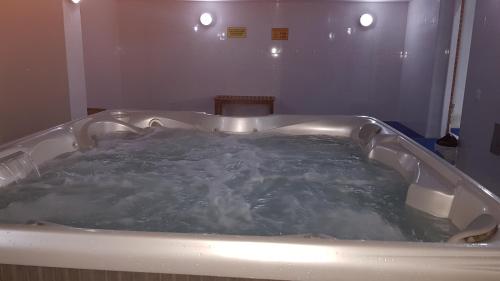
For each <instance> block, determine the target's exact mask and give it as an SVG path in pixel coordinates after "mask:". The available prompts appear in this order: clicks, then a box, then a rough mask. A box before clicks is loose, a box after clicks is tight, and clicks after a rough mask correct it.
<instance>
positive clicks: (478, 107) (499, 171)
mask: <svg viewBox="0 0 500 281" xmlns="http://www.w3.org/2000/svg"><path fill="white" fill-rule="evenodd" d="M498 13H500V1H498V0H481V1H477V6H476V14H475V21H474V29H473V34H472V44H471V52H470V58H469V69H468V76H467V83H466V89H465V97H464V104H463V113H462V125H461V135H460V151H459V159H458V166H459V168H461V169H462V170H464V171H465V172H466V173H468V174H469V175H471V176H472V177H473V178H475V179H477V180H478V181H479V182H480V183H481V184H483V185H485V186H486V187H488V188H489V189H490V190H492V191H493V192H495V193H496V194H497V195H500V156H496V155H494V154H492V153H490V144H491V138H492V136H493V128H494V124H495V123H500V79H499V73H500V63H499V62H500V18H499V17H498Z"/></svg>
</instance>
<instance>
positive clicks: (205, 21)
mask: <svg viewBox="0 0 500 281" xmlns="http://www.w3.org/2000/svg"><path fill="white" fill-rule="evenodd" d="M213 21H214V18H213V16H212V15H211V14H210V13H203V14H201V16H200V23H201V24H202V25H203V26H209V25H211V24H212V23H213Z"/></svg>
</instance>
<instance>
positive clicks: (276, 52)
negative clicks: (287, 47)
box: [270, 47, 281, 58]
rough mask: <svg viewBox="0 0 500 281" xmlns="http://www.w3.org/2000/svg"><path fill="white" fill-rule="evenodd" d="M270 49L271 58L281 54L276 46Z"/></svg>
mask: <svg viewBox="0 0 500 281" xmlns="http://www.w3.org/2000/svg"><path fill="white" fill-rule="evenodd" d="M270 51H271V56H272V57H273V58H277V57H279V56H280V54H281V49H279V48H277V47H272V48H271V50H270Z"/></svg>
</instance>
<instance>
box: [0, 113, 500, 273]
mask: <svg viewBox="0 0 500 281" xmlns="http://www.w3.org/2000/svg"><path fill="white" fill-rule="evenodd" d="M151 126H164V127H167V128H186V129H198V130H204V131H220V132H228V133H253V132H262V131H273V132H279V133H283V134H290V135H300V134H321V135H331V136H341V137H348V138H350V139H351V140H352V141H353V142H355V143H358V144H359V145H360V147H361V149H362V150H363V152H364V153H366V155H367V156H368V157H369V158H371V159H374V160H377V161H379V162H382V163H384V164H386V165H388V166H390V167H392V168H394V169H395V170H397V171H398V172H399V173H400V174H401V175H402V176H403V177H404V178H405V179H406V180H407V181H408V183H409V190H408V193H407V198H406V204H407V205H409V206H411V207H413V208H415V209H418V210H420V211H423V212H425V213H427V214H430V215H433V216H436V217H440V218H447V219H449V220H450V221H451V222H452V223H453V224H454V225H455V226H456V227H457V228H458V229H460V230H462V231H463V233H468V232H470V233H475V234H474V235H476V236H483V235H482V233H481V232H479V233H478V232H475V231H476V230H477V231H480V230H478V229H480V228H484V227H487V226H488V225H490V226H491V223H492V222H494V224H495V229H496V222H498V221H500V201H499V199H498V198H497V197H496V196H495V195H493V194H492V193H491V192H489V191H488V190H486V189H485V188H483V187H482V186H480V185H479V184H478V183H476V182H475V181H473V180H472V179H471V178H469V177H468V176H466V175H464V174H463V173H461V172H460V171H458V170H457V169H456V168H454V167H452V166H450V165H449V164H447V163H446V162H445V161H443V160H441V159H440V158H438V157H436V156H435V155H433V154H431V153H429V152H427V151H426V150H425V149H423V148H422V147H420V146H419V145H418V144H416V143H415V142H413V141H411V140H410V139H408V138H407V137H405V136H404V135H402V134H400V133H399V132H397V131H395V130H394V129H392V128H390V127H389V126H387V125H385V124H384V123H382V122H380V121H378V120H376V119H374V118H370V117H362V116H280V115H275V116H267V117H246V118H236V117H220V116H212V115H208V114H204V113H194V112H147V111H106V112H103V113H99V114H97V115H93V116H90V117H88V118H86V119H83V120H78V121H75V122H70V123H67V124H64V125H61V126H58V127H56V128H53V129H50V130H47V131H44V132H40V133H37V134H34V135H32V136H29V137H26V138H23V139H21V140H18V141H15V142H12V143H10V144H7V145H5V146H2V147H1V148H0V186H7V185H9V184H12V183H14V182H16V181H18V180H20V179H23V178H25V177H26V176H28V175H30V174H33V173H35V174H36V173H37V172H38V169H39V168H40V167H41V168H43V166H44V163H47V161H49V160H51V159H54V158H56V157H58V156H60V155H62V154H64V153H68V152H74V151H77V150H82V151H84V150H86V149H88V148H91V147H92V146H94V144H95V139H96V138H100V137H103V136H105V135H107V134H110V133H114V132H121V131H125V132H131V133H137V134H141V133H142V132H143V131H144V129H145V128H147V127H151ZM478 218H479V219H478ZM484 218H486V219H484ZM471 223H472V225H471ZM487 230H488V231H490V230H491V227H490V229H487ZM493 233H494V231H493V232H492V231H490V233H489V234H493ZM469 236H470V235H469ZM490 236H491V235H490ZM464 237H467V234H465V235H464ZM455 240H457V239H455ZM0 263H1V264H3V265H2V266H0V269H1V271H0V272H1V274H2V276H1V277H2V278H3V279H5V280H54V279H55V280H160V278H163V279H161V280H178V279H186V280H187V279H196V280H201V279H209V280H222V279H227V277H231V278H238V279H247V278H255V279H275V280H331V279H332V278H335V280H500V235H499V234H498V233H496V234H493V236H492V237H488V239H487V240H486V241H484V242H481V243H475V244H470V243H466V242H465V241H463V240H460V237H459V238H458V243H457V241H455V243H416V242H379V241H349V240H335V239H320V238H306V237H297V236H281V237H280V236H275V237H264V236H236V235H205V234H174V233H152V232H132V231H115V230H92V229H79V228H72V227H66V226H63V225H52V224H50V223H43V222H41V223H35V224H31V225H1V226H0ZM130 272H135V273H130ZM127 278H129V279H127ZM3 279H2V280H3Z"/></svg>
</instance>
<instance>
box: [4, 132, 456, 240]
mask: <svg viewBox="0 0 500 281" xmlns="http://www.w3.org/2000/svg"><path fill="white" fill-rule="evenodd" d="M407 189H408V184H407V183H406V182H405V180H404V179H403V178H402V177H401V176H400V175H399V174H398V173H397V172H396V171H394V170H392V169H390V168H388V167H385V166H383V165H381V164H379V163H377V162H373V161H371V160H369V159H367V158H366V157H364V156H363V154H362V152H361V150H360V149H359V147H358V146H357V145H356V144H354V143H352V142H351V141H350V140H348V139H342V138H334V137H330V136H322V135H301V136H289V135H281V134H274V133H273V134H271V133H255V134H251V135H228V134H222V133H207V132H201V131H194V130H180V129H165V128H155V129H154V130H152V132H151V133H149V134H147V135H145V136H130V135H123V136H113V137H108V138H106V139H102V140H99V143H98V146H97V148H95V149H93V150H91V151H87V152H84V153H80V152H77V153H73V154H71V155H67V156H65V157H60V158H59V159H56V160H53V161H51V162H50V163H49V164H48V165H47V166H46V167H45V168H44V169H43V170H42V176H41V178H37V179H28V180H25V181H24V182H21V183H18V184H16V185H12V186H9V187H7V188H4V189H2V190H0V222H3V223H25V222H27V221H33V220H38V221H50V222H53V223H59V224H64V225H68V226H74V227H83V228H97V229H117V230H137V231H159V232H180V233H218V234H238V235H264V236H270V235H307V236H329V237H335V238H337V239H366V240H391V241H394V240H402V241H443V240H446V239H447V238H448V237H450V236H451V235H452V234H454V233H455V232H456V229H455V228H454V227H453V225H452V224H451V223H450V222H449V221H448V220H443V219H437V218H434V217H431V216H428V215H425V214H423V213H420V212H418V211H416V210H413V209H411V208H409V207H406V206H405V203H404V202H405V196H406V192H407Z"/></svg>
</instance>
